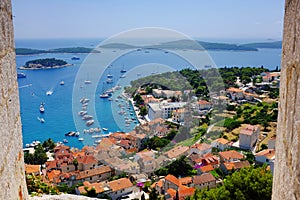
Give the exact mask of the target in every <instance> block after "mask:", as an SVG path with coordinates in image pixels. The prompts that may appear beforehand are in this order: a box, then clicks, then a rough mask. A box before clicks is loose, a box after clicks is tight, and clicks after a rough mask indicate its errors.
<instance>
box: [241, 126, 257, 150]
mask: <svg viewBox="0 0 300 200" xmlns="http://www.w3.org/2000/svg"><path fill="white" fill-rule="evenodd" d="M259 133H260V128H259V127H258V126H252V125H247V126H246V127H245V128H244V129H242V130H241V131H240V134H239V147H240V148H241V149H247V150H251V149H252V148H254V147H255V144H256V142H257V140H258V137H259Z"/></svg>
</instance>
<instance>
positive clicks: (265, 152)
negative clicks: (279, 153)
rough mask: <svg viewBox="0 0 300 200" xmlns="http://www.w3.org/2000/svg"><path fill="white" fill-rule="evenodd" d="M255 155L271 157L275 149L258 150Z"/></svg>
mask: <svg viewBox="0 0 300 200" xmlns="http://www.w3.org/2000/svg"><path fill="white" fill-rule="evenodd" d="M255 156H265V157H266V158H268V159H272V158H273V157H274V156H275V150H274V149H265V150H262V151H260V152H258V153H257V154H256V155H255Z"/></svg>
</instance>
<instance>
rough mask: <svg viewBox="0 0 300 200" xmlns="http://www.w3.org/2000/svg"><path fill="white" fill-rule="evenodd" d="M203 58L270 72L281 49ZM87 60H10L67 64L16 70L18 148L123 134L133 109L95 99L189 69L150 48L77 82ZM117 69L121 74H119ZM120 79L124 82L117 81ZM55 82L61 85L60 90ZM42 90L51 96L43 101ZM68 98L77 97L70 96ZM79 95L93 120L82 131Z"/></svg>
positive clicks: (69, 43)
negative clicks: (139, 81)
mask: <svg viewBox="0 0 300 200" xmlns="http://www.w3.org/2000/svg"><path fill="white" fill-rule="evenodd" d="M100 42H101V39H37V40H33V39H19V40H18V39H17V40H16V47H24V48H34V49H53V48H60V47H77V46H82V47H95V46H96V45H98V44H99V43H100ZM116 51H118V50H116ZM114 53H117V52H115V51H112V52H111V54H114ZM185 53H189V52H185ZM192 53H195V52H191V54H192ZM208 54H209V56H210V57H211V59H212V61H213V62H214V63H215V64H216V66H218V67H224V66H228V67H233V66H237V67H246V66H251V67H260V66H262V65H263V66H264V67H266V68H269V69H271V70H272V69H275V68H276V66H279V67H280V60H281V57H280V56H281V49H260V50H259V51H256V52H250V51H245V52H242V51H241V52H235V51H209V52H208ZM73 56H76V57H79V58H80V60H72V59H71V58H72V57H73ZM93 56H97V55H96V54H95V55H88V54H76V55H75V54H63V53H57V54H40V55H28V56H20V55H18V56H17V57H16V62H17V67H20V66H23V65H24V64H25V63H26V62H27V61H29V60H34V59H39V58H57V59H62V60H65V61H67V62H68V63H70V64H73V66H70V67H65V68H61V69H51V70H19V69H18V72H23V73H25V74H26V78H21V79H18V83H19V94H20V103H21V119H22V130H23V144H24V145H25V144H28V143H31V142H32V141H33V140H39V141H44V140H46V139H48V138H52V139H53V140H54V141H56V142H57V141H63V139H65V138H66V137H65V133H67V132H69V131H79V132H80V133H81V134H80V136H79V137H83V138H84V141H78V138H76V137H67V140H68V144H67V145H69V146H72V147H78V148H81V147H83V146H84V145H93V144H94V141H95V139H94V138H92V135H91V134H84V133H83V130H84V129H89V128H91V127H93V128H95V127H100V128H101V129H102V128H107V129H108V131H103V130H102V131H101V134H107V133H109V132H115V131H126V132H129V131H131V130H132V129H133V128H134V127H135V126H136V125H137V124H138V123H137V120H136V118H137V117H136V116H135V114H133V113H134V111H133V108H132V106H131V105H130V104H128V100H127V99H125V98H121V90H118V91H116V92H115V93H114V94H113V96H112V99H113V100H112V101H109V100H108V99H101V98H99V94H101V93H102V92H103V91H105V90H108V89H110V88H112V87H114V86H116V85H118V84H119V85H121V86H122V87H123V86H126V85H129V84H130V81H132V80H135V79H138V78H140V77H143V76H148V75H151V74H156V73H163V72H166V71H174V70H180V69H182V68H186V67H190V63H189V62H188V61H187V60H185V59H183V58H181V57H179V56H176V55H175V54H173V53H166V52H164V51H161V50H155V49H151V50H149V51H147V52H145V51H143V50H142V51H136V52H131V53H128V54H126V55H122V56H120V57H118V58H117V59H115V60H114V61H113V62H112V63H111V65H109V66H99V68H102V73H101V77H99V80H98V81H94V79H93V78H92V76H93V75H94V74H93V71H89V72H88V73H86V75H85V76H84V78H83V79H80V78H78V77H79V76H78V72H79V71H80V70H82V68H81V67H82V66H83V65H85V66H86V65H91V66H98V65H100V63H99V62H98V61H97V59H93ZM87 61H88V62H87ZM121 69H125V70H126V71H127V72H126V73H121V72H120V71H121ZM95 73H96V72H95ZM108 74H110V75H112V78H111V79H112V81H113V83H107V82H106V80H107V79H108V77H107V75H108ZM122 74H123V75H124V78H120V76H121V75H122ZM81 78H82V77H81ZM85 80H93V81H92V83H91V84H85V83H84V81H85ZM61 81H64V83H65V84H64V85H60V82H61ZM78 82H79V83H80V84H78ZM77 86H80V87H77ZM92 88H96V89H95V90H94V89H92ZM47 91H52V92H53V93H52V95H49V96H47V95H46V92H47ZM74 93H76V94H80V95H79V96H74V95H73V94H74ZM84 96H85V97H88V98H89V99H90V103H89V104H88V106H87V111H88V113H89V114H90V113H92V114H93V117H94V118H95V119H96V120H95V121H96V122H95V124H93V125H92V126H90V127H87V126H86V125H85V122H84V121H83V120H81V119H80V118H81V117H80V116H79V115H78V114H77V113H78V112H79V111H80V110H81V109H82V108H81V106H82V105H81V103H80V102H79V101H80V98H82V97H84ZM41 102H44V103H45V112H44V113H43V114H41V113H40V112H39V106H40V103H41ZM121 106H123V107H124V110H125V112H126V113H125V114H124V115H120V114H119V113H118V112H119V111H120V107H121ZM126 116H127V117H128V118H129V119H131V121H132V123H130V125H129V126H128V125H126V123H125V117H126ZM38 118H44V119H45V123H41V122H40V121H39V120H38ZM94 134H99V133H94ZM98 139H99V138H98Z"/></svg>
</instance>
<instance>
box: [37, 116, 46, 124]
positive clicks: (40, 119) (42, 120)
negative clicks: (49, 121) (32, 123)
mask: <svg viewBox="0 0 300 200" xmlns="http://www.w3.org/2000/svg"><path fill="white" fill-rule="evenodd" d="M37 119H38V120H39V121H40V122H41V123H45V119H44V118H39V117H37Z"/></svg>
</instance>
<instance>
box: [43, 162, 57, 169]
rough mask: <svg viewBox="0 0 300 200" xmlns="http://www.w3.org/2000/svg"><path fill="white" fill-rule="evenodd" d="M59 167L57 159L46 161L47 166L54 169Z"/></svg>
mask: <svg viewBox="0 0 300 200" xmlns="http://www.w3.org/2000/svg"><path fill="white" fill-rule="evenodd" d="M56 167H57V160H52V161H47V162H46V168H47V169H52V168H56Z"/></svg>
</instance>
